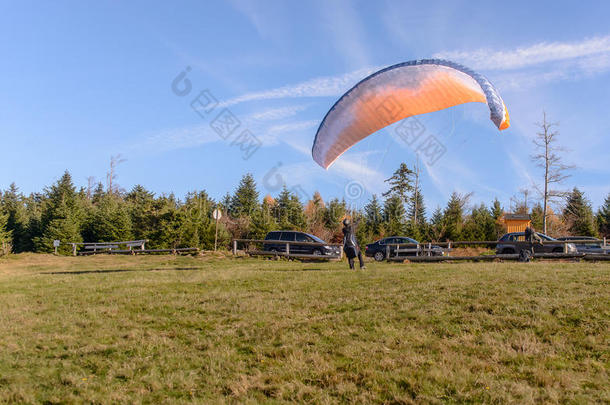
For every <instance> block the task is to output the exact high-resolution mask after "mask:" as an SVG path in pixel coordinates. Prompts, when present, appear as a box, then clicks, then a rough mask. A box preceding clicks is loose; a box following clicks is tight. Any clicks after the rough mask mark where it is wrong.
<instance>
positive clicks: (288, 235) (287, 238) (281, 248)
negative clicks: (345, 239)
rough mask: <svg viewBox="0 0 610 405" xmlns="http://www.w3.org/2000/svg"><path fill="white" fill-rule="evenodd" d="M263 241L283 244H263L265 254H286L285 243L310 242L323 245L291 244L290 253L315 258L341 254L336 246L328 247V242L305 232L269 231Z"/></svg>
mask: <svg viewBox="0 0 610 405" xmlns="http://www.w3.org/2000/svg"><path fill="white" fill-rule="evenodd" d="M265 240H271V241H282V242H284V243H281V242H273V243H264V244H263V250H265V251H267V252H286V243H285V242H311V243H323V244H324V245H322V246H320V245H296V244H292V243H291V244H290V253H295V254H307V255H316V256H338V255H339V254H341V251H340V248H339V247H338V246H330V245H328V242H325V241H323V240H322V239H320V238H318V237H317V236H315V235H310V234H308V233H305V232H298V231H271V232H269V233H268V234H267V236H265Z"/></svg>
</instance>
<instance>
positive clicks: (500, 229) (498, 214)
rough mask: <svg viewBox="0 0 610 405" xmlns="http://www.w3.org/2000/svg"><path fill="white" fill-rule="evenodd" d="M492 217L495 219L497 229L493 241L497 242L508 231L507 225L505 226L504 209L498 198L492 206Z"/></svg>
mask: <svg viewBox="0 0 610 405" xmlns="http://www.w3.org/2000/svg"><path fill="white" fill-rule="evenodd" d="M491 216H492V217H493V219H494V229H495V234H494V236H493V240H496V239H498V238H499V237H500V236H502V235H503V234H504V233H505V231H506V225H505V224H504V208H502V204H501V203H500V200H498V199H497V198H495V199H494V202H493V203H492V205H491Z"/></svg>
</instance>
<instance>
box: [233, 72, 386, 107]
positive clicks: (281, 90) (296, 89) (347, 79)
mask: <svg viewBox="0 0 610 405" xmlns="http://www.w3.org/2000/svg"><path fill="white" fill-rule="evenodd" d="M379 69H380V68H379V67H368V68H363V69H358V70H356V71H353V72H349V73H345V74H341V75H337V76H325V77H317V78H314V79H310V80H307V81H304V82H301V83H297V84H292V85H287V86H282V87H276V88H273V89H269V90H262V91H256V92H250V93H246V94H242V95H241V96H237V97H234V98H231V99H229V100H227V101H225V102H223V103H221V104H222V105H223V106H224V107H228V106H232V105H236V104H240V103H244V102H248V101H257V100H271V99H283V98H299V97H333V96H340V95H341V94H343V93H344V92H345V91H347V90H349V88H350V87H351V86H353V85H354V84H356V83H357V82H358V81H360V80H361V79H362V78H363V77H365V76H367V75H369V74H371V73H373V72H375V71H377V70H379Z"/></svg>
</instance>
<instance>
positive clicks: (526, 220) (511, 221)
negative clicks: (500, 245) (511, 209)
mask: <svg viewBox="0 0 610 405" xmlns="http://www.w3.org/2000/svg"><path fill="white" fill-rule="evenodd" d="M503 220H504V224H505V225H506V231H507V232H508V233H511V232H524V231H525V228H527V227H528V226H530V225H531V224H532V218H531V217H530V216H529V215H522V214H504V218H503Z"/></svg>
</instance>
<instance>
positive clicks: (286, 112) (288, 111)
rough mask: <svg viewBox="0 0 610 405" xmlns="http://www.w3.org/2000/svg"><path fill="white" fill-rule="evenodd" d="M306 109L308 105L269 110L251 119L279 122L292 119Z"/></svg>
mask: <svg viewBox="0 0 610 405" xmlns="http://www.w3.org/2000/svg"><path fill="white" fill-rule="evenodd" d="M305 109H307V106H306V105H294V106H287V107H279V108H268V109H266V110H263V111H258V112H255V113H252V114H250V116H249V118H250V119H253V120H258V121H277V120H281V119H284V118H289V117H292V116H294V115H296V114H298V113H299V112H301V111H304V110H305Z"/></svg>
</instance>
